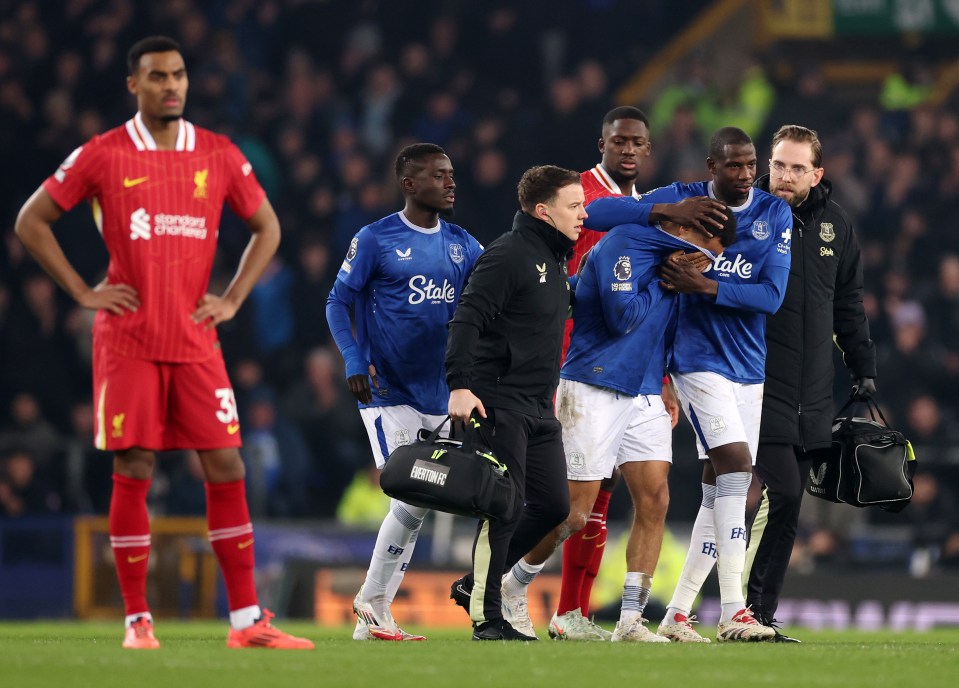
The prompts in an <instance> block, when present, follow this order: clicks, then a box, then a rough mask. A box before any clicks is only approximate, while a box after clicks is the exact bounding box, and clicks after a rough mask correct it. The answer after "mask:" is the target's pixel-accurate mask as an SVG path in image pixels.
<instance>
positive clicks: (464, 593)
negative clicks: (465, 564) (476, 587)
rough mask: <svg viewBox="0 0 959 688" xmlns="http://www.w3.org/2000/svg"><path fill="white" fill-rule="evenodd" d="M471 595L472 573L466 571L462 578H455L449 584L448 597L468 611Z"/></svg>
mask: <svg viewBox="0 0 959 688" xmlns="http://www.w3.org/2000/svg"><path fill="white" fill-rule="evenodd" d="M472 595H473V575H472V574H469V573H467V574H466V575H465V576H463V577H462V578H457V579H456V580H455V581H453V584H452V585H451V586H450V599H451V600H453V602H455V603H456V604H457V606H459V607H462V608H463V609H465V610H466V613H467V614H468V613H469V610H470V599H471V598H472Z"/></svg>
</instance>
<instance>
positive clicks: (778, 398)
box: [756, 175, 876, 451]
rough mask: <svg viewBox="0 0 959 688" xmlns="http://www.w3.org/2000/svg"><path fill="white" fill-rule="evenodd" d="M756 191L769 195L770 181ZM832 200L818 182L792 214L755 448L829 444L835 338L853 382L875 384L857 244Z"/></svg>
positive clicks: (770, 327) (770, 321) (828, 187)
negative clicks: (783, 285) (871, 381)
mask: <svg viewBox="0 0 959 688" xmlns="http://www.w3.org/2000/svg"><path fill="white" fill-rule="evenodd" d="M756 186H757V187H759V188H760V189H763V190H764V191H769V177H768V175H767V176H764V177H761V178H760V179H759V180H757V182H756ZM831 195H832V184H831V183H830V182H829V181H828V180H826V179H823V180H822V181H821V182H820V183H819V184H818V185H817V186H814V187H813V188H812V190H811V191H810V193H809V198H807V199H806V200H805V202H803V203H802V204H801V205H800V206H799V207H798V208H793V209H792V212H793V230H792V264H791V266H790V269H789V282H788V285H787V287H786V296H785V298H784V299H783V304H782V307H781V308H780V309H779V311H777V312H776V314H775V315H772V316H769V317H768V318H767V320H766V347H767V353H766V384H765V388H764V393H763V412H762V424H761V426H760V432H759V441H760V442H764V443H773V444H791V445H794V446H797V447H800V448H801V449H804V450H806V451H808V450H810V449H820V448H823V447H828V446H829V445H830V443H831V437H832V419H833V411H834V405H833V396H832V395H833V378H834V369H833V357H832V352H833V346H834V340H833V338H834V337H835V345H836V346H838V347H839V349H840V350H841V351H842V354H843V361H844V362H845V364H846V367H847V368H848V369H849V372H850V373H851V375H852V377H853V378H858V377H876V349H875V346H874V345H873V342H872V340H871V339H870V338H869V322H868V320H867V319H866V314H865V311H864V309H863V303H862V293H863V284H862V260H861V256H860V250H859V240H858V239H857V238H856V233H855V231H854V230H853V227H852V223H851V222H850V220H849V217H848V216H847V215H846V212H845V211H844V210H843V209H842V208H841V207H839V205H838V204H837V203H836V202H835V201H832V200H830V196H831ZM841 401H845V399H843V400H841Z"/></svg>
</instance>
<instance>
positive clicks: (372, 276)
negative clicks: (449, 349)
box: [330, 212, 483, 414]
mask: <svg viewBox="0 0 959 688" xmlns="http://www.w3.org/2000/svg"><path fill="white" fill-rule="evenodd" d="M482 250H483V247H482V246H481V245H480V244H479V242H477V241H476V239H474V238H473V237H472V236H470V235H469V233H467V232H466V230H465V229H463V228H462V227H460V226H458V225H455V224H450V223H448V222H446V221H445V220H442V219H440V221H439V225H438V226H437V227H436V228H433V229H424V228H422V227H417V226H415V225H413V224H412V223H410V222H409V221H408V220H407V219H406V217H405V216H404V215H403V213H402V212H398V213H394V214H392V215H389V216H387V217H385V218H383V219H382V220H379V221H377V222H374V223H373V224H370V225H367V226H366V227H363V228H362V229H361V230H360V231H359V232H358V233H357V234H356V236H355V237H353V241H352V242H351V243H350V248H349V251H348V252H347V254H346V259H345V260H344V261H343V264H342V265H341V266H340V270H339V272H338V273H337V275H336V282H335V284H334V286H333V291H332V292H331V293H330V302H333V301H336V300H338V301H341V302H343V303H346V304H347V305H348V304H349V302H350V301H351V300H352V299H353V298H355V316H354V317H355V321H356V343H357V345H358V347H359V355H360V356H362V357H363V358H364V359H365V360H367V361H369V362H370V363H371V364H373V365H374V366H375V367H376V376H377V382H378V383H379V388H375V387H374V388H373V390H372V392H373V402H372V403H371V404H360V406H361V407H364V406H397V405H401V404H402V405H409V406H412V407H413V408H415V409H417V410H419V411H420V412H421V413H428V414H444V413H446V406H447V402H448V401H449V389H448V388H447V386H446V371H445V367H444V357H445V353H446V334H447V324H448V323H449V321H450V320H451V319H452V317H453V311H454V310H455V309H456V304H457V302H458V301H459V297H460V292H461V291H462V289H463V285H464V284H465V283H466V279H467V277H468V276H469V274H470V272H471V271H472V269H473V265H474V264H475V262H476V259H477V258H478V257H479V255H480V253H481V252H482ZM344 286H345V287H346V288H344ZM337 343H338V344H340V342H337ZM343 348H344V347H343V346H342V345H341V346H340V349H341V351H342V350H343Z"/></svg>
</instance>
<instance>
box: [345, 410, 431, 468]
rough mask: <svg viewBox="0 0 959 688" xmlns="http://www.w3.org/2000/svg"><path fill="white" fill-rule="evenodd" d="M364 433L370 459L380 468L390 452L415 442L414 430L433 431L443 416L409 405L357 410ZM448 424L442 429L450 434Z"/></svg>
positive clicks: (415, 431)
mask: <svg viewBox="0 0 959 688" xmlns="http://www.w3.org/2000/svg"><path fill="white" fill-rule="evenodd" d="M360 416H361V417H362V418H363V425H365V426H366V434H367V435H368V436H369V438H370V446H371V447H372V448H373V459H374V460H375V461H376V467H377V468H383V466H384V465H385V464H386V460H387V459H388V458H389V456H390V454H392V453H393V450H394V449H396V448H397V447H402V446H403V445H405V444H412V443H413V442H415V441H416V433H418V432H419V431H420V428H428V429H429V430H431V431H432V430H435V429H436V426H437V425H439V424H440V423H442V422H443V419H444V418H446V415H445V414H444V415H442V416H432V415H429V414H427V413H420V412H419V411H417V410H416V409H415V408H413V407H412V406H374V407H368V408H361V409H360ZM449 426H450V424H449V423H447V424H446V426H445V427H444V428H443V432H444V433H445V434H449Z"/></svg>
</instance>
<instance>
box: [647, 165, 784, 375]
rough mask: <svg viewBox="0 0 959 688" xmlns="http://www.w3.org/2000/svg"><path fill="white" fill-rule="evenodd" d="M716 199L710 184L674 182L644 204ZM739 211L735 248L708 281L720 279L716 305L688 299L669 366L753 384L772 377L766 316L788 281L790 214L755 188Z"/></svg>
mask: <svg viewBox="0 0 959 688" xmlns="http://www.w3.org/2000/svg"><path fill="white" fill-rule="evenodd" d="M707 195H708V196H710V197H712V198H715V197H716V194H715V193H714V192H713V184H712V182H709V183H706V182H697V183H695V184H680V183H675V184H672V185H670V186H666V187H663V188H661V189H656V190H655V191H652V192H650V193H649V194H646V195H645V196H644V197H643V200H644V201H645V202H646V203H675V202H677V201H681V200H682V199H684V198H689V197H691V196H707ZM731 210H732V211H733V212H734V213H735V214H736V225H737V229H736V243H734V244H732V245H731V246H728V247H726V249H725V250H724V251H723V252H722V253H720V254H719V255H718V256H716V259H715V260H714V261H713V264H712V266H711V267H710V269H709V270H707V271H706V276H707V277H710V278H712V279H714V280H716V281H717V282H719V292H718V293H717V295H716V299H715V301H714V300H713V299H711V298H709V297H708V296H703V295H700V294H682V295H681V296H680V299H679V317H678V319H677V323H676V337H675V339H674V341H673V346H672V349H671V350H670V352H669V356H668V360H667V366H668V368H669V370H671V371H674V372H677V373H692V372H702V371H705V372H713V373H717V374H718V375H722V376H723V377H724V378H726V379H727V380H732V381H733V382H742V383H746V384H755V383H759V382H763V381H764V380H765V379H766V316H767V315H772V314H773V313H775V312H776V311H777V310H779V307H780V306H781V305H782V302H783V296H784V295H785V293H786V282H787V281H788V279H789V264H790V250H791V247H792V224H793V222H792V212H791V211H790V209H789V205H788V204H787V203H786V202H785V201H783V200H782V199H781V198H777V197H776V196H774V195H772V194H770V193H767V192H766V191H763V190H761V189H756V188H752V189H750V191H749V197H748V198H747V199H746V201H745V202H744V203H743V204H742V205H740V206H737V207H731Z"/></svg>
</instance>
